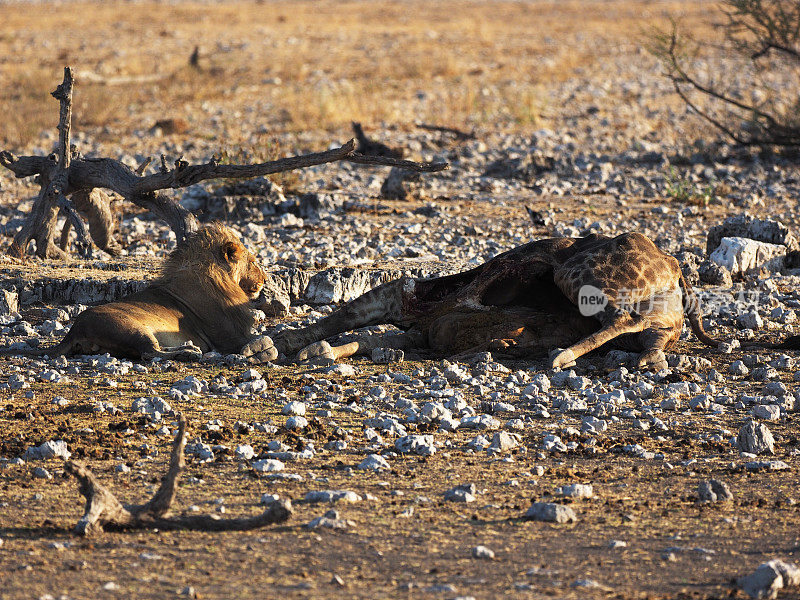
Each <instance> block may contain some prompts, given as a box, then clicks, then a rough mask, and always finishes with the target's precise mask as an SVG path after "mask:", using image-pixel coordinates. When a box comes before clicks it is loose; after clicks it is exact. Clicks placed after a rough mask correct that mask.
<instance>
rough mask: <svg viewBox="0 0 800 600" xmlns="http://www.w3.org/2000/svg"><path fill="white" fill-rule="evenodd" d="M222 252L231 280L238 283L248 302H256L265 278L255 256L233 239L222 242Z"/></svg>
mask: <svg viewBox="0 0 800 600" xmlns="http://www.w3.org/2000/svg"><path fill="white" fill-rule="evenodd" d="M222 254H223V260H224V261H225V262H226V263H227V264H228V267H229V268H230V274H231V276H232V278H233V280H234V281H235V282H236V283H237V284H239V287H240V288H242V291H243V292H244V293H245V295H247V297H248V298H249V299H250V302H251V303H256V302H257V301H258V300H259V298H260V296H261V292H262V291H263V289H264V282H265V280H266V276H265V274H264V270H263V269H262V268H261V267H260V266H259V264H258V261H257V260H256V257H255V256H253V254H252V253H251V252H250V251H248V250H247V248H245V247H244V246H243V245H242V244H240V243H239V242H234V241H227V242H225V243H224V244H223V246H222Z"/></svg>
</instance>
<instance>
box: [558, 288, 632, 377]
mask: <svg viewBox="0 0 800 600" xmlns="http://www.w3.org/2000/svg"><path fill="white" fill-rule="evenodd" d="M601 322H602V323H603V327H601V328H600V329H599V330H597V331H596V332H594V333H592V334H591V335H588V336H586V337H585V338H583V339H582V340H581V341H579V342H578V343H576V344H573V345H572V346H570V347H569V348H567V349H566V350H562V351H561V352H559V353H558V354H557V355H556V356H555V357H554V358H553V364H552V367H553V368H554V369H560V368H561V367H563V366H565V365H569V364H571V363H573V362H574V361H575V359H576V358H580V357H581V356H583V355H584V354H586V353H588V352H591V351H592V350H595V349H596V348H599V347H600V346H602V345H603V344H605V343H606V342H610V341H611V340H613V339H614V338H616V337H619V336H621V335H623V334H626V333H638V332H640V331H642V330H643V329H644V328H645V327H646V326H647V319H645V318H644V317H643V316H641V315H640V314H638V313H629V312H624V311H620V310H619V309H617V308H616V307H614V306H612V305H611V304H609V305H608V306H606V308H605V311H604V312H603V316H602V317H601Z"/></svg>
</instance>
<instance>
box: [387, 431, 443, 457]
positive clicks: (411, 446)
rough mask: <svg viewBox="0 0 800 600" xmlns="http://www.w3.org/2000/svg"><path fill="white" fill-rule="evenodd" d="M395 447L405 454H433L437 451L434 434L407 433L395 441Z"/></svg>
mask: <svg viewBox="0 0 800 600" xmlns="http://www.w3.org/2000/svg"><path fill="white" fill-rule="evenodd" d="M394 447H395V448H397V450H399V451H400V452H402V453H403V454H409V453H411V454H419V455H420V456H431V455H433V454H435V453H436V446H434V444H433V436H432V435H405V436H403V437H401V438H398V439H397V441H395V443H394Z"/></svg>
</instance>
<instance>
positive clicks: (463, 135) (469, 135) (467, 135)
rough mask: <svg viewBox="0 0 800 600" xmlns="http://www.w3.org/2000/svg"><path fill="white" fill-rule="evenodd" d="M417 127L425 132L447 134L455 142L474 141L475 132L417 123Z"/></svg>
mask: <svg viewBox="0 0 800 600" xmlns="http://www.w3.org/2000/svg"><path fill="white" fill-rule="evenodd" d="M417 127H419V128H420V129H424V130H425V131H436V132H437V133H448V134H450V135H453V136H455V138H456V140H458V141H459V142H462V141H465V140H474V139H475V132H474V131H463V130H461V129H457V128H455V127H443V126H442V125H431V124H429V123H417Z"/></svg>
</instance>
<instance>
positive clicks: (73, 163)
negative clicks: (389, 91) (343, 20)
mask: <svg viewBox="0 0 800 600" xmlns="http://www.w3.org/2000/svg"><path fill="white" fill-rule="evenodd" d="M72 84H73V79H72V71H71V70H70V68H69V67H67V68H65V70H64V82H63V83H62V84H61V85H59V86H58V88H57V89H56V91H55V92H53V96H54V97H55V98H57V99H58V100H59V102H60V106H61V110H60V118H59V125H58V129H59V151H58V152H57V153H56V154H53V155H50V156H15V155H14V154H13V153H11V152H9V151H7V150H4V151H2V152H0V165H1V166H3V167H5V168H7V169H9V170H10V171H12V172H13V173H14V175H15V176H16V177H18V178H21V177H31V176H38V177H39V183H40V185H41V191H40V192H39V196H38V197H37V199H36V201H35V202H34V205H33V209H32V210H31V212H30V214H29V215H28V217H27V219H26V221H25V223H24V224H23V226H22V228H21V229H20V231H19V232H18V233H17V235H16V236H15V238H14V241H13V243H12V244H11V246H10V247H9V249H8V253H9V254H10V255H12V256H15V257H18V258H21V257H22V256H23V255H24V254H25V250H26V248H27V246H28V242H29V241H30V240H31V239H33V240H35V241H36V254H37V255H38V256H40V257H42V258H61V259H64V258H66V257H67V254H66V252H65V250H66V247H67V245H68V241H69V230H70V228H71V227H72V228H74V229H75V231H76V233H77V235H78V241H79V244H80V247H81V249H82V253H83V254H84V255H88V252H89V251H90V248H91V245H90V243H89V241H88V236H87V233H86V227H85V225H84V223H83V220H82V219H81V218H80V216H79V215H78V212H80V213H81V214H82V215H83V216H84V217H86V219H87V220H88V221H89V224H90V227H89V232H90V234H91V236H92V239H93V240H94V242H95V243H96V244H97V246H98V247H100V248H102V249H103V250H105V251H106V252H109V253H110V254H115V253H119V247H118V246H117V244H116V242H114V240H113V235H112V233H113V218H112V213H111V209H110V198H109V196H108V195H106V194H105V193H102V192H101V190H102V189H105V190H111V191H113V192H116V193H117V194H119V195H120V196H122V198H123V199H125V200H127V201H129V202H131V203H133V204H136V205H137V206H141V207H142V208H145V209H147V210H149V211H150V212H152V213H153V214H154V215H155V216H156V217H157V218H159V219H161V220H163V221H164V222H165V223H166V224H167V225H168V226H169V227H170V228H171V229H172V231H174V232H175V236H176V238H177V240H178V242H179V243H180V242H181V241H182V240H183V239H184V238H185V237H186V235H187V234H189V233H191V232H193V231H194V230H195V229H197V226H198V223H197V220H196V219H195V217H194V215H193V214H192V213H191V212H189V211H188V210H187V209H186V208H184V207H183V206H181V205H180V204H179V203H178V202H176V201H175V200H173V199H172V198H170V197H168V196H166V195H165V194H162V193H160V192H162V191H163V190H167V189H177V188H184V187H187V186H190V185H194V184H196V183H199V182H201V181H208V180H210V179H246V178H252V177H263V176H265V175H270V174H273V173H280V172H283V171H291V170H294V169H302V168H305V167H310V166H313V165H321V164H324V163H329V162H335V161H340V160H347V161H350V162H354V163H359V164H374V165H387V166H399V167H402V168H404V169H408V170H411V171H418V172H428V173H431V172H436V171H441V170H443V169H446V168H447V163H444V162H430V163H428V162H422V163H417V162H412V161H407V160H400V159H397V158H391V157H386V156H363V155H360V154H356V153H355V148H356V144H355V140H350V141H349V142H347V143H346V144H344V145H343V146H340V147H338V148H334V149H332V150H327V151H325V152H317V153H313V154H304V155H300V156H291V157H287V158H281V159H278V160H273V161H268V162H264V163H260V164H246V165H230V164H220V162H219V161H218V160H217V159H213V158H212V160H210V161H209V162H207V163H205V164H198V165H190V164H189V163H187V162H186V161H184V160H182V159H178V160H176V161H175V162H174V165H173V166H172V167H170V166H168V164H167V161H166V158H165V157H163V156H162V157H161V168H160V169H159V170H158V171H157V172H155V173H151V174H145V172H146V169H147V166H148V164H149V162H150V161H149V160H147V161H145V162H144V163H143V164H141V165H139V166H138V167H137V168H136V169H135V170H134V169H132V168H130V167H129V166H127V165H125V164H123V163H121V162H119V161H117V160H114V159H111V158H85V157H82V156H80V155H79V154H78V153H77V152H75V151H74V149H73V147H72V146H71V145H70V127H71V115H72ZM70 199H72V201H70ZM76 208H77V209H78V210H77V212H76V210H75V209H76ZM59 211H62V212H63V213H64V214H65V215H66V216H67V224H66V225H65V228H64V231H62V235H61V244H60V246H61V247H60V248H59V247H58V246H57V245H56V244H55V242H54V241H53V238H54V235H55V226H56V222H57V219H58V214H59Z"/></svg>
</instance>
